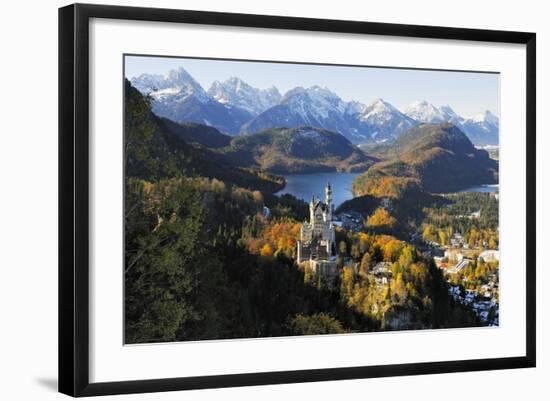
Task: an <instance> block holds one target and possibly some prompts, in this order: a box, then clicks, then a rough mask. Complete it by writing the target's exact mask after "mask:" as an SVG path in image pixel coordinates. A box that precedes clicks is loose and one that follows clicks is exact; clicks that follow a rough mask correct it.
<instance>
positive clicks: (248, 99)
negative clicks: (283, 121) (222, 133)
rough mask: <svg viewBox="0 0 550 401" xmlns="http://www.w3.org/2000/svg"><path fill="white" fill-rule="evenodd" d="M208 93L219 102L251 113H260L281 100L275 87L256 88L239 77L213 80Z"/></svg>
mask: <svg viewBox="0 0 550 401" xmlns="http://www.w3.org/2000/svg"><path fill="white" fill-rule="evenodd" d="M208 94H209V95H210V96H212V97H213V98H214V99H215V100H217V101H218V102H220V103H223V104H228V105H231V106H236V107H239V108H241V109H244V110H247V111H248V112H250V113H251V114H260V113H262V112H263V111H265V110H267V109H268V108H270V107H273V106H275V105H276V104H278V103H279V101H280V100H281V94H280V93H279V91H278V90H277V88H275V87H271V88H269V89H265V90H263V89H257V88H254V87H252V86H250V85H249V84H248V83H246V82H245V81H243V80H242V79H241V78H239V77H231V78H229V79H227V80H225V81H224V82H220V81H214V83H213V84H212V86H211V87H210V89H209V90H208Z"/></svg>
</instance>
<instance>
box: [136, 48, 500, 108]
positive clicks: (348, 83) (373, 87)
mask: <svg viewBox="0 0 550 401" xmlns="http://www.w3.org/2000/svg"><path fill="white" fill-rule="evenodd" d="M179 67H183V68H185V69H186V70H187V72H189V74H191V76H192V77H193V78H195V80H196V81H197V82H199V83H200V84H201V86H202V87H203V88H204V89H205V90H208V88H210V85H211V84H212V82H214V81H216V80H218V81H225V80H226V79H228V78H230V77H234V76H236V77H239V78H241V79H242V80H243V81H245V82H247V83H248V84H249V85H252V86H254V87H256V88H259V89H266V88H269V87H271V86H275V87H277V88H278V89H279V91H280V92H281V94H284V93H285V92H286V91H288V90H290V89H292V88H295V87H296V86H302V87H306V88H307V87H310V86H314V85H318V86H321V87H326V88H328V89H330V90H331V91H333V92H335V93H336V94H337V95H338V96H340V97H341V98H342V99H343V100H345V101H350V100H357V101H360V102H362V103H365V104H369V103H371V102H372V101H374V100H375V99H378V98H382V99H384V100H386V101H388V102H389V103H391V104H393V105H394V106H395V107H397V108H399V109H402V108H404V107H406V106H407V105H408V104H410V103H412V102H413V101H415V100H426V101H428V102H430V103H432V104H433V105H435V106H441V105H450V106H451V107H452V108H453V109H454V111H455V112H457V113H458V114H460V115H462V116H464V117H469V116H473V115H475V114H477V113H480V112H483V111H485V110H490V111H491V112H492V113H493V114H495V115H497V116H498V115H499V77H500V75H499V74H495V73H480V72H457V71H436V70H411V69H402V68H380V67H366V66H352V67H348V66H334V65H330V66H327V65H311V64H290V63H269V62H250V61H227V60H212V59H189V58H172V57H150V56H147V57H145V56H143V57H142V56H126V57H125V75H126V78H132V77H136V76H138V75H140V74H143V73H148V74H163V75H164V74H167V73H168V72H169V71H170V70H173V69H177V68H179Z"/></svg>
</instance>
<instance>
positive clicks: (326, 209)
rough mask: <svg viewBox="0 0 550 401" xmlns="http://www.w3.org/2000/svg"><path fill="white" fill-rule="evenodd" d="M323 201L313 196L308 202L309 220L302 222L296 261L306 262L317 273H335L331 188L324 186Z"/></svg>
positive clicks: (328, 185) (328, 184)
mask: <svg viewBox="0 0 550 401" xmlns="http://www.w3.org/2000/svg"><path fill="white" fill-rule="evenodd" d="M325 201H326V203H323V202H321V200H320V199H316V198H315V196H313V197H312V198H311V202H310V203H309V222H307V221H306V222H304V224H303V225H302V229H301V232H300V241H297V244H296V246H297V259H298V263H308V264H309V266H310V267H311V269H312V270H313V271H314V272H315V273H318V274H322V275H334V274H336V239H335V233H334V224H333V223H332V189H331V188H330V183H327V186H326V188H325Z"/></svg>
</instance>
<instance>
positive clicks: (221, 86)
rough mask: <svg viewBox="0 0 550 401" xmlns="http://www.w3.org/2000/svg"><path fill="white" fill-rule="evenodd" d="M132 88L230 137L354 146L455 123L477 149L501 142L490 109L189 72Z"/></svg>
mask: <svg viewBox="0 0 550 401" xmlns="http://www.w3.org/2000/svg"><path fill="white" fill-rule="evenodd" d="M130 81H131V83H132V85H133V86H134V87H135V88H136V89H138V90H139V91H140V92H141V93H142V94H145V95H149V96H150V97H151V99H152V108H153V112H154V113H155V114H156V115H158V116H160V117H166V118H169V119H171V120H173V121H176V122H179V123H182V122H194V123H199V124H206V125H209V126H212V127H215V128H217V129H219V130H220V131H222V132H224V133H227V134H229V135H233V136H235V135H246V134H251V133H255V132H258V131H261V130H263V129H267V128H294V127H299V126H311V127H319V128H324V129H326V130H330V131H334V132H338V133H340V134H342V135H343V136H344V137H346V138H347V139H348V140H349V141H351V142H352V143H354V144H365V143H391V142H393V141H394V140H395V139H397V138H398V137H399V136H400V135H401V134H402V133H403V132H405V131H407V130H408V129H410V128H412V127H414V126H417V125H419V124H421V123H441V122H450V123H452V124H454V125H456V126H457V127H459V128H460V129H461V130H462V131H463V132H464V133H465V134H466V135H467V136H468V137H469V138H470V140H471V141H472V142H473V143H474V144H475V145H479V146H482V145H494V144H498V132H499V120H498V118H497V117H496V116H494V115H493V114H492V113H490V112H489V111H486V112H484V113H481V114H479V115H476V116H474V117H471V118H465V117H462V116H460V115H458V114H457V113H455V112H454V111H453V110H452V108H451V107H450V106H447V105H446V106H441V107H436V106H434V105H432V104H430V103H428V102H426V101H416V102H414V103H412V104H410V105H409V106H407V107H406V108H404V109H403V110H399V109H398V108H396V107H394V106H393V105H391V104H390V103H389V102H387V101H384V100H383V99H376V100H375V101H373V102H372V103H371V104H369V105H365V104H362V103H360V102H357V101H349V102H348V101H344V100H343V99H341V98H340V97H339V96H338V95H337V94H336V93H334V92H332V91H331V90H329V89H328V88H323V87H320V86H312V87H309V88H302V87H296V88H294V89H291V90H289V91H288V92H286V93H285V94H284V95H281V93H280V92H279V90H278V89H277V88H275V87H271V88H268V89H258V88H254V87H252V86H251V85H249V84H247V83H246V82H244V81H243V80H242V79H240V78H238V77H232V78H229V79H228V80H226V81H224V82H220V81H215V82H214V83H213V84H212V85H211V87H210V88H209V89H208V91H206V90H204V89H203V88H202V86H201V85H200V84H199V83H198V82H197V81H196V80H195V79H194V78H193V77H192V76H191V75H190V74H189V73H188V72H187V71H186V70H185V69H184V68H179V69H176V70H172V71H170V72H169V73H168V74H167V75H165V76H164V75H155V74H142V75H139V76H137V77H134V78H132V79H131V80H130Z"/></svg>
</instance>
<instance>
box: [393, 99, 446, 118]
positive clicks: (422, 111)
mask: <svg viewBox="0 0 550 401" xmlns="http://www.w3.org/2000/svg"><path fill="white" fill-rule="evenodd" d="M403 113H404V114H405V115H407V116H409V117H410V118H412V119H413V120H416V121H420V122H424V123H434V122H442V121H445V120H446V118H445V115H444V113H443V111H442V110H440V109H438V108H437V107H435V106H434V105H433V104H431V103H428V102H427V101H425V100H416V101H414V102H412V103H411V104H409V105H408V106H407V107H405V109H404V110H403Z"/></svg>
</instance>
